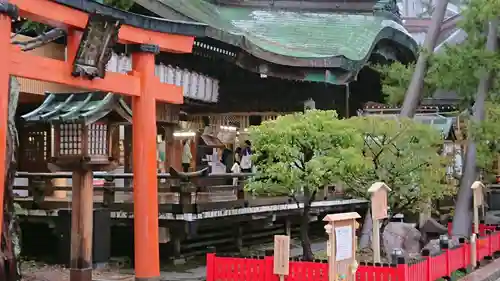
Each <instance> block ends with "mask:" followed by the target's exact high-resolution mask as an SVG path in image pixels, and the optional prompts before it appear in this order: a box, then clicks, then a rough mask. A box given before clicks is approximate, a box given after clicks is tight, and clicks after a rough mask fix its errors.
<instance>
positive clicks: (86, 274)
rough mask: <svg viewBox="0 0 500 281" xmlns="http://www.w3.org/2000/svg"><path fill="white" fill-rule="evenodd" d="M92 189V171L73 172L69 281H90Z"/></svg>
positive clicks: (80, 170)
mask: <svg viewBox="0 0 500 281" xmlns="http://www.w3.org/2000/svg"><path fill="white" fill-rule="evenodd" d="M93 199H94V187H93V176H92V170H87V169H79V170H75V171H73V188H72V199H71V254H70V255H71V256H70V267H71V268H70V280H71V281H80V280H82V281H86V280H92V232H93V207H94V200H93Z"/></svg>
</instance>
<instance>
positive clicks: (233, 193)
mask: <svg viewBox="0 0 500 281" xmlns="http://www.w3.org/2000/svg"><path fill="white" fill-rule="evenodd" d="M251 175H252V174H248V173H247V174H244V173H242V174H211V175H205V176H203V175H196V174H194V175H189V176H179V175H176V176H173V175H171V174H169V173H160V174H158V203H159V211H160V212H172V213H177V214H179V213H198V212H203V211H211V210H220V209H234V208H243V207H255V206H264V205H277V204H286V203H292V202H291V199H290V198H289V197H288V196H258V197H256V196H252V195H250V194H247V193H246V192H245V191H244V185H245V179H246V178H247V177H249V176H251ZM71 177H72V175H71V173H69V172H67V173H64V172H60V173H29V172H18V173H17V182H19V181H20V180H21V179H24V181H25V183H24V184H16V185H15V186H14V190H15V191H17V192H19V191H25V192H24V193H25V196H17V197H16V199H15V200H16V202H17V203H18V204H20V205H21V207H23V208H24V209H41V210H56V209H62V208H69V207H70V202H71V195H70V194H69V195H66V196H63V197H61V196H54V191H71V189H72V187H71V183H67V184H65V185H59V184H58V185H54V184H53V183H52V180H53V179H71ZM234 178H238V183H237V185H233V184H232V183H233V179H234ZM99 179H101V180H103V182H100V183H98V184H96V183H95V184H94V207H95V208H109V209H111V210H116V211H125V212H132V211H133V188H132V184H131V182H132V179H133V174H132V173H103V172H95V173H94V181H95V180H99ZM26 181H27V183H26ZM229 183H230V184H229ZM26 191H27V192H26ZM329 191H330V189H326V190H325V192H318V196H317V198H316V200H325V199H334V198H339V196H335V194H334V193H333V192H329ZM26 193H27V194H26ZM26 195H27V196H26Z"/></svg>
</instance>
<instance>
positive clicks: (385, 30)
mask: <svg viewBox="0 0 500 281" xmlns="http://www.w3.org/2000/svg"><path fill="white" fill-rule="evenodd" d="M146 1H158V2H159V3H162V4H163V5H164V6H166V7H167V8H169V9H171V10H174V11H176V12H178V13H181V14H183V15H185V16H187V17H189V18H192V19H194V20H196V21H199V22H202V23H206V24H207V25H209V26H210V28H207V30H206V32H207V36H208V37H212V38H214V39H217V40H220V41H223V42H226V43H229V44H232V45H235V46H238V47H240V48H242V49H244V50H245V51H247V52H248V53H250V54H252V55H253V56H255V57H258V58H261V59H263V60H266V61H269V62H272V63H276V64H281V65H287V66H296V67H314V68H333V67H340V68H344V69H346V70H349V71H351V70H355V69H359V68H360V65H364V64H365V63H366V61H367V60H368V59H369V57H370V55H371V53H372V51H373V49H374V48H375V46H376V44H377V43H378V42H380V41H382V40H389V41H393V42H396V44H399V45H400V46H401V47H403V48H404V49H406V50H408V51H409V52H411V53H415V52H416V50H417V44H416V42H415V41H414V40H413V38H412V37H411V36H410V34H409V33H408V32H407V31H406V29H405V28H404V27H403V26H402V25H401V24H400V23H398V22H397V21H395V20H394V19H393V18H390V17H387V16H383V13H379V12H375V13H373V14H371V15H367V14H345V13H344V14H340V13H335V12H328V11H326V12H309V11H288V10H284V9H262V8H254V7H235V6H218V5H214V4H211V3H209V2H207V1H204V0H189V1H178V0H146ZM139 2H142V1H139ZM374 8H375V9H377V7H374Z"/></svg>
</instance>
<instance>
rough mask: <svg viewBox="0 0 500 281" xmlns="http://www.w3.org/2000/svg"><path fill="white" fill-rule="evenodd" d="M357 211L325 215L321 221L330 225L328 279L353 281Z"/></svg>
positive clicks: (330, 280)
mask: <svg viewBox="0 0 500 281" xmlns="http://www.w3.org/2000/svg"><path fill="white" fill-rule="evenodd" d="M360 217H361V216H360V215H359V214H358V213H355V212H352V213H342V214H333V215H327V216H326V217H325V218H324V219H323V221H327V222H329V223H330V225H331V226H332V233H331V236H330V241H331V242H330V245H329V246H330V256H329V260H328V263H329V265H328V268H329V270H328V274H329V275H328V276H329V281H355V280H356V277H355V272H356V269H357V262H356V219H359V218H360Z"/></svg>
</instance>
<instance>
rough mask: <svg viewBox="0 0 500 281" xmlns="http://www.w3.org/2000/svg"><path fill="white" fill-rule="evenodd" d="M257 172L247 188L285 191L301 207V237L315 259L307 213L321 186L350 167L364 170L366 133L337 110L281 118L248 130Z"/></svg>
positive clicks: (305, 253)
mask: <svg viewBox="0 0 500 281" xmlns="http://www.w3.org/2000/svg"><path fill="white" fill-rule="evenodd" d="M250 137H251V140H252V147H253V149H254V155H253V161H254V163H255V166H256V167H257V175H256V176H255V177H254V178H253V179H251V180H250V181H249V183H248V185H247V189H248V190H249V191H251V192H253V193H257V194H270V193H271V194H286V195H288V196H290V197H291V198H292V199H293V200H294V202H295V203H297V205H299V207H301V209H302V213H301V222H300V224H301V226H300V237H301V242H302V248H303V256H304V258H305V259H308V260H311V259H312V258H313V253H312V251H311V242H310V239H309V235H308V229H309V213H310V210H311V207H312V203H313V201H314V198H315V195H316V193H317V192H318V190H319V189H321V188H323V187H325V186H327V185H330V184H332V183H336V182H338V180H339V179H340V177H341V175H342V174H343V173H345V172H346V171H349V172H350V173H356V174H358V173H362V171H363V170H364V169H365V168H366V166H367V162H366V161H365V158H364V156H363V154H362V148H363V143H364V141H363V137H362V135H360V134H359V133H358V132H357V130H356V129H355V128H352V127H351V125H350V123H349V122H346V121H345V120H339V119H338V118H337V114H336V112H335V111H319V110H310V111H307V112H306V113H296V114H291V115H286V116H281V117H278V118H277V119H276V120H273V121H267V122H264V123H262V124H261V125H260V126H256V127H252V128H250Z"/></svg>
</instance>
